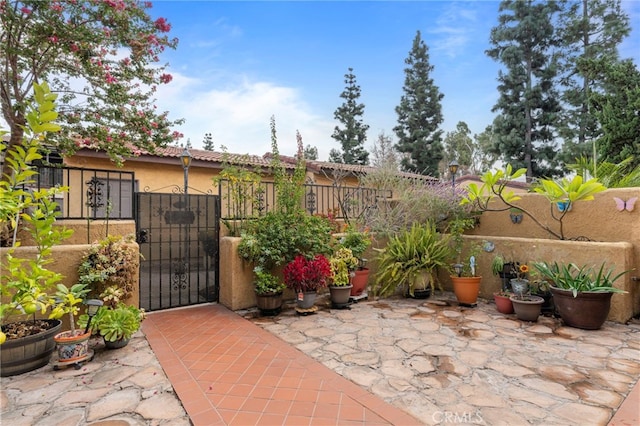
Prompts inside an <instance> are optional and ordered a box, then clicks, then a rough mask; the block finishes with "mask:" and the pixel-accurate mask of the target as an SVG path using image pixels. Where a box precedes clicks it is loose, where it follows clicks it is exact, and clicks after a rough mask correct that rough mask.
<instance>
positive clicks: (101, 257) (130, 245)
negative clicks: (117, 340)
mask: <svg viewBox="0 0 640 426" xmlns="http://www.w3.org/2000/svg"><path fill="white" fill-rule="evenodd" d="M140 256H141V255H140V254H139V253H138V251H137V250H136V248H135V237H134V235H133V234H130V235H127V236H119V235H118V236H113V235H109V236H107V237H106V238H104V239H102V240H100V241H98V242H95V243H93V244H92V245H91V247H90V248H89V249H88V250H87V252H86V253H85V254H84V255H83V257H82V259H81V262H80V266H79V267H78V276H79V278H78V281H79V282H80V283H84V284H87V285H88V286H89V288H90V289H91V294H92V297H95V298H99V299H102V300H103V301H104V303H105V305H107V306H112V307H115V306H116V305H117V304H118V302H119V301H120V300H122V301H126V300H127V299H129V298H130V297H131V296H132V295H133V289H134V287H133V286H134V283H135V282H136V279H137V277H136V273H137V271H138V269H137V268H138V265H139V262H140Z"/></svg>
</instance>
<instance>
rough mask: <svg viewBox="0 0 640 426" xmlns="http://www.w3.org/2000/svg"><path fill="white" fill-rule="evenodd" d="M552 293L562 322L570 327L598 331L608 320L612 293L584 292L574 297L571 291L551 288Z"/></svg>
mask: <svg viewBox="0 0 640 426" xmlns="http://www.w3.org/2000/svg"><path fill="white" fill-rule="evenodd" d="M551 293H552V294H553V302H554V304H555V307H556V310H557V311H558V313H559V314H560V317H561V318H562V321H563V322H564V323H565V324H566V325H568V326H570V327H575V328H582V329H585V330H597V329H599V328H600V327H602V324H604V322H605V321H606V320H607V316H608V315H609V309H610V308H611V296H612V295H613V293H611V292H596V291H583V292H579V293H578V294H577V295H576V297H573V292H572V291H571V290H563V289H560V288H556V287H551Z"/></svg>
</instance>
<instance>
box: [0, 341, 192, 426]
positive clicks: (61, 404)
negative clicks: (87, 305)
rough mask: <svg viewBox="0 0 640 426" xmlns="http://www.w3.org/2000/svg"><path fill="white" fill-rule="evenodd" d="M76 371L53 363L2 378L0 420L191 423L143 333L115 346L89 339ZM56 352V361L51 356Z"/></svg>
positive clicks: (29, 424)
mask: <svg viewBox="0 0 640 426" xmlns="http://www.w3.org/2000/svg"><path fill="white" fill-rule="evenodd" d="M90 347H94V348H95V356H94V358H93V360H92V361H91V362H88V363H86V364H84V365H82V367H81V368H80V369H78V370H76V369H74V368H73V367H66V368H61V369H59V370H58V371H55V370H54V369H53V368H52V365H47V366H45V367H42V368H39V369H37V370H34V371H31V372H28V373H25V374H21V375H19V376H12V377H3V378H2V379H1V380H2V387H1V389H0V423H1V424H2V425H3V426H4V425H7V426H9V425H11V426H23V425H24V426H54V425H60V426H62V425H85V424H92V425H105V426H106V425H109V426H120V425H131V426H135V425H172V426H183V425H184V426H186V425H190V424H191V422H190V420H189V417H188V416H187V413H186V411H185V410H184V408H183V407H182V404H181V403H180V400H179V399H178V398H177V396H176V395H175V393H174V391H173V387H172V386H171V383H170V382H169V379H168V378H167V376H166V375H165V373H164V371H163V370H162V368H161V367H160V364H159V363H158V360H157V359H156V357H155V355H154V354H153V352H152V351H151V348H150V347H149V344H148V343H147V340H146V339H145V337H144V335H143V334H142V333H141V332H138V333H136V334H135V335H134V336H133V338H132V339H131V341H130V342H129V344H128V345H127V346H126V347H124V348H122V349H118V350H106V349H104V344H103V343H101V342H100V341H99V340H97V339H92V340H91V343H90ZM55 356H56V355H55V354H54V359H55Z"/></svg>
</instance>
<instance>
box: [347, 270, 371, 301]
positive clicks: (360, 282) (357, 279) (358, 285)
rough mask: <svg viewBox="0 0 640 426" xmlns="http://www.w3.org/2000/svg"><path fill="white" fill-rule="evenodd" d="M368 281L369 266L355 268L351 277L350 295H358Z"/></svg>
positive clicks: (365, 287)
mask: <svg viewBox="0 0 640 426" xmlns="http://www.w3.org/2000/svg"><path fill="white" fill-rule="evenodd" d="M368 281H369V268H362V269H357V270H356V271H355V275H354V276H352V277H351V280H350V283H351V285H352V286H353V288H351V296H360V295H361V294H362V293H363V292H364V291H365V290H366V289H367V283H368Z"/></svg>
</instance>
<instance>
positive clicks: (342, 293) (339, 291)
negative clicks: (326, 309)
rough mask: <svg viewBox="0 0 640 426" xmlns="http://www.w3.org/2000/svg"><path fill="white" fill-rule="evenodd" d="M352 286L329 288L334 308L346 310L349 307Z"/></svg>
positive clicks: (331, 286)
mask: <svg viewBox="0 0 640 426" xmlns="http://www.w3.org/2000/svg"><path fill="white" fill-rule="evenodd" d="M352 289H353V286H352V285H347V286H333V285H330V286H329V293H330V294H331V305H332V306H333V307H334V308H344V307H346V306H347V305H349V298H350V297H351V290H352Z"/></svg>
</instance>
